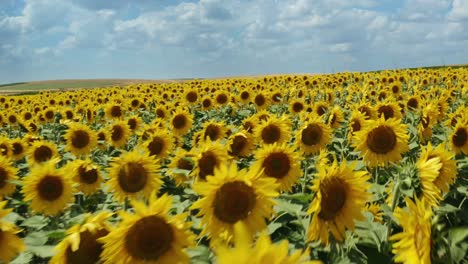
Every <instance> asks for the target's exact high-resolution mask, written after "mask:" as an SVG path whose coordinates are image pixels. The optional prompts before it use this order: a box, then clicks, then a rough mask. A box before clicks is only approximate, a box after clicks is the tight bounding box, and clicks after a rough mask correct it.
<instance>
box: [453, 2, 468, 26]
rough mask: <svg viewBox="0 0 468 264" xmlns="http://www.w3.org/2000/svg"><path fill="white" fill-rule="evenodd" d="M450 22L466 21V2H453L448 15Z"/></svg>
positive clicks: (467, 6)
mask: <svg viewBox="0 0 468 264" xmlns="http://www.w3.org/2000/svg"><path fill="white" fill-rule="evenodd" d="M448 18H449V19H450V20H455V21H459V20H467V19H468V1H466V0H453V4H452V10H450V13H449V14H448Z"/></svg>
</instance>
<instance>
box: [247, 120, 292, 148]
mask: <svg viewBox="0 0 468 264" xmlns="http://www.w3.org/2000/svg"><path fill="white" fill-rule="evenodd" d="M254 134H255V138H256V139H257V140H258V141H259V142H261V143H263V144H274V143H277V144H281V143H285V142H287V141H288V140H289V139H290V137H291V122H290V120H288V119H287V117H286V116H282V117H276V116H271V117H270V118H269V119H268V120H266V121H263V122H261V123H260V124H259V125H258V126H256V127H255V129H254Z"/></svg>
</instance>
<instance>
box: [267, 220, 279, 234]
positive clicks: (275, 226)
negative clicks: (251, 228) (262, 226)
mask: <svg viewBox="0 0 468 264" xmlns="http://www.w3.org/2000/svg"><path fill="white" fill-rule="evenodd" d="M281 226H282V224H280V223H277V222H272V223H270V224H269V225H268V226H267V229H268V234H270V235H271V234H273V233H274V232H275V231H276V230H277V229H278V228H280V227H281Z"/></svg>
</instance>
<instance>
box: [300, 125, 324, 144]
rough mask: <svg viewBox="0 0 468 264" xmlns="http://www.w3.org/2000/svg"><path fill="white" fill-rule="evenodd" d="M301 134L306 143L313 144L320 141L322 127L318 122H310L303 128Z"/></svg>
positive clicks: (303, 141)
mask: <svg viewBox="0 0 468 264" xmlns="http://www.w3.org/2000/svg"><path fill="white" fill-rule="evenodd" d="M301 135H302V143H304V145H307V146H313V145H316V144H318V143H319V142H320V139H321V138H322V129H321V128H320V126H319V125H317V124H310V125H308V126H307V127H306V128H304V129H303V130H302V132H301Z"/></svg>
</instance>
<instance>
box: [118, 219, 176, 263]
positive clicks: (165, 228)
mask: <svg viewBox="0 0 468 264" xmlns="http://www.w3.org/2000/svg"><path fill="white" fill-rule="evenodd" d="M174 239H175V237H174V231H173V229H172V226H171V225H170V224H168V223H167V222H166V221H165V220H164V219H162V218H161V217H159V216H155V215H151V216H147V217H143V218H141V219H140V220H138V221H137V222H136V223H135V224H133V225H132V226H131V227H130V229H129V230H128V232H127V234H126V235H125V248H126V249H127V250H126V251H127V252H128V254H129V255H131V256H132V257H134V258H136V259H138V260H144V261H156V260H158V259H159V258H160V257H161V256H163V255H164V254H165V253H166V252H167V251H169V250H170V249H171V247H172V243H173V242H174Z"/></svg>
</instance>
